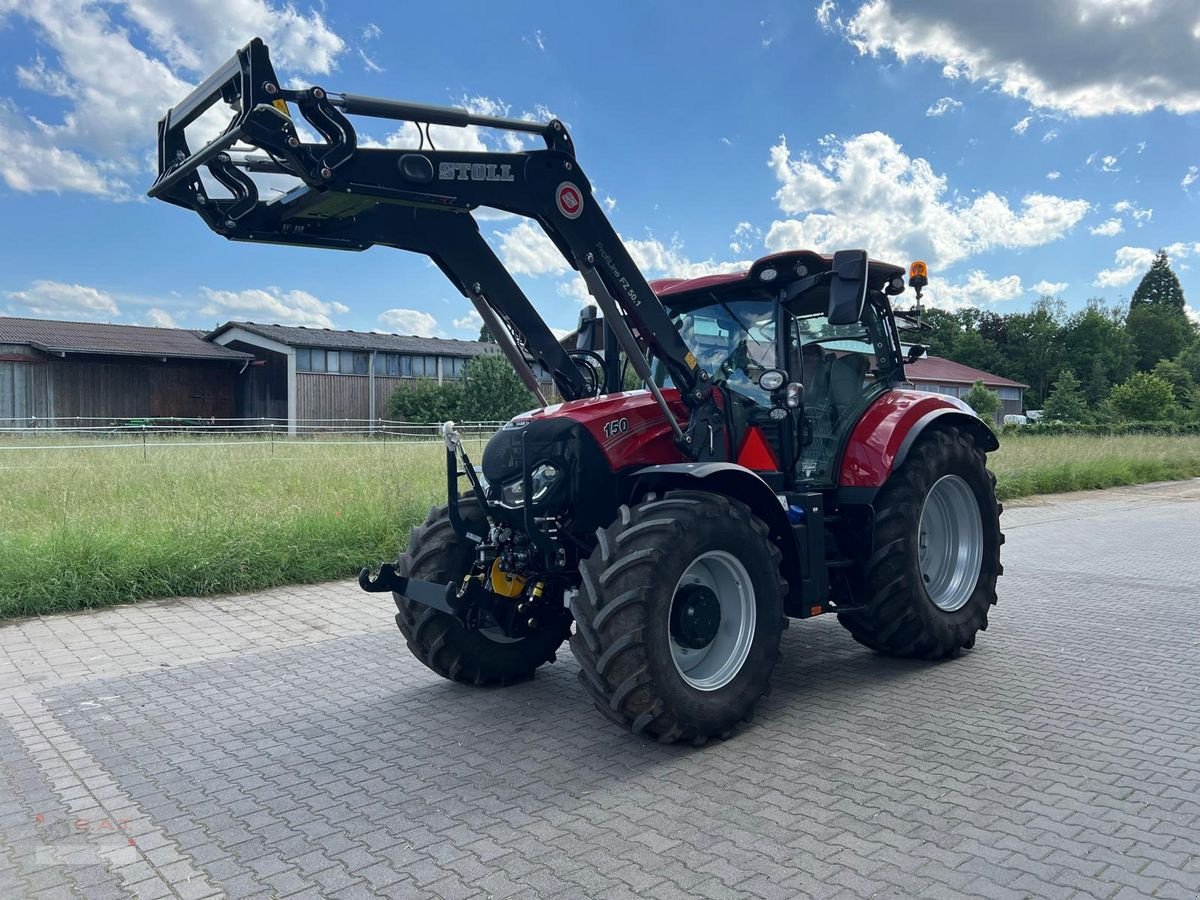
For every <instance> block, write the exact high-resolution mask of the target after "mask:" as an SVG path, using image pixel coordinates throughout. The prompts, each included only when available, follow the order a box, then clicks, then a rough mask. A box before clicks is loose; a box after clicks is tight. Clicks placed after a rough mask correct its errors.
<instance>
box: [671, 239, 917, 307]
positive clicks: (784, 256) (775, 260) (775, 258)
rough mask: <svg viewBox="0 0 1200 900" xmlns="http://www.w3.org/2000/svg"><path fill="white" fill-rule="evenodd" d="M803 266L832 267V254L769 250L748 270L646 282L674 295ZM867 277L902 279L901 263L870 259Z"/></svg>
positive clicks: (812, 269) (815, 269) (875, 280)
mask: <svg viewBox="0 0 1200 900" xmlns="http://www.w3.org/2000/svg"><path fill="white" fill-rule="evenodd" d="M797 265H802V266H804V267H805V268H806V269H807V270H808V272H809V274H811V273H814V272H819V271H823V270H827V269H829V268H831V267H832V266H833V257H832V256H828V255H826V254H822V253H816V252H814V251H812V250H786V251H784V252H782V253H772V254H771V255H769V256H764V257H762V258H761V259H758V260H756V261H755V262H754V263H753V264H752V265H751V266H750V268H749V269H746V270H745V271H742V272H731V273H728V274H723V275H702V276H701V277H699V278H657V279H655V280H654V281H651V282H650V288H651V290H653V291H654V293H655V294H657V295H658V296H659V297H670V296H672V295H674V294H686V293H690V292H692V291H711V290H713V289H714V288H717V287H721V286H723V285H733V284H736V283H738V282H743V283H744V282H749V281H755V282H758V281H759V277H758V276H759V273H760V272H762V271H763V270H764V269H770V268H774V269H777V270H778V269H782V268H784V267H786V266H792V267H794V266H797ZM869 272H870V276H871V281H872V285H873V286H881V285H882V284H884V283H886V282H889V281H891V280H892V279H894V278H903V277H904V269H903V268H902V267H901V266H896V265H892V264H891V263H885V262H881V261H879V260H877V259H872V260H871V261H870V269H869Z"/></svg>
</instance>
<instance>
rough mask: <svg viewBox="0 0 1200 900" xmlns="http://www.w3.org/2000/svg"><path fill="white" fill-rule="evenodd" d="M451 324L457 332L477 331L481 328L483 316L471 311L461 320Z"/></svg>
mask: <svg viewBox="0 0 1200 900" xmlns="http://www.w3.org/2000/svg"><path fill="white" fill-rule="evenodd" d="M435 324H436V323H435ZM451 324H452V325H453V326H454V327H455V328H457V329H458V330H459V331H478V330H479V329H480V328H482V327H483V316H481V315H480V314H479V313H478V312H477V311H476V310H471V311H470V312H468V313H467V314H466V315H465V316H463V317H462V318H461V319H455V320H454V321H453V322H452V323H451Z"/></svg>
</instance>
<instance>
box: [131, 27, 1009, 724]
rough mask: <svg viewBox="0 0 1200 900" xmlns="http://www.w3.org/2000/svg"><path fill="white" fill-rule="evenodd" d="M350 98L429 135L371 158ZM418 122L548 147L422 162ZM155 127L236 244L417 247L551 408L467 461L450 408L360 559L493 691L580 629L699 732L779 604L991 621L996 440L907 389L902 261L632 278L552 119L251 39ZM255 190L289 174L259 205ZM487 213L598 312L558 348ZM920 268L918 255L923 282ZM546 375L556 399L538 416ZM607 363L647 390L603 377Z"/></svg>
mask: <svg viewBox="0 0 1200 900" xmlns="http://www.w3.org/2000/svg"><path fill="white" fill-rule="evenodd" d="M220 103H224V104H226V105H228V106H229V107H230V108H231V109H232V111H233V116H232V120H231V121H230V122H229V124H228V126H227V127H226V128H225V130H224V131H223V133H222V134H221V135H220V136H219V137H217V138H215V139H213V140H211V141H209V142H207V143H206V144H204V145H203V146H201V147H200V148H199V149H197V150H195V151H193V150H192V149H191V148H190V147H189V144H188V140H187V134H186V132H187V130H188V128H189V127H190V126H193V125H194V123H195V122H196V121H197V120H198V119H200V117H201V116H203V115H204V114H205V113H207V112H208V111H209V110H210V109H212V108H213V107H216V106H217V105H218V104H220ZM297 114H298V115H299V116H301V117H303V120H304V121H305V122H307V124H308V126H309V127H310V128H311V129H313V130H315V132H316V133H317V135H318V136H319V137H318V138H317V139H315V140H309V139H306V138H307V137H308V134H307V129H305V128H303V127H298V124H297V123H298V121H299V120H298V119H297V118H296V116H297ZM355 116H357V117H373V118H381V119H389V120H398V121H407V122H413V123H415V124H416V126H417V128H418V130H419V132H420V134H421V143H420V146H418V147H414V148H408V149H395V148H382V147H376V146H370V147H368V146H360V145H359V142H358V138H357V133H356V131H355V129H354V127H353V125H352V124H351V117H355ZM430 125H438V126H443V127H468V126H474V127H482V128H493V129H502V130H507V131H509V132H515V133H517V134H518V135H520V136H521V137H522V139H524V140H528V139H529V138H533V139H535V140H540V141H541V142H542V143H544V145H545V148H544V149H527V150H522V151H517V152H464V151H458V150H438V149H435V148H434V146H433V142H432V140H431V135H430V133H429V126H430ZM510 143H511V142H510ZM158 144H159V150H158V168H159V174H158V178H157V180H156V181H155V183H154V185H153V186H152V187H151V189H150V191H149V193H150V196H152V197H156V198H159V199H162V200H165V201H167V202H169V203H173V204H176V205H178V206H182V207H185V208H187V209H191V210H193V211H195V212H196V213H197V214H199V216H200V217H201V218H202V219H203V220H204V222H205V224H207V225H208V226H209V227H210V228H211V229H212V230H213V231H216V232H217V233H218V234H221V235H224V236H225V237H227V238H229V239H231V240H238V241H253V242H258V243H277V244H279V243H282V244H295V245H300V246H310V247H326V248H332V249H340V250H365V249H367V248H368V247H371V246H374V245H381V246H388V247H395V248H398V249H402V250H409V251H413V252H417V253H422V254H425V255H427V256H429V257H430V258H431V259H432V260H433V261H434V262H435V263H436V264H437V265H438V266H439V268H441V270H442V271H443V272H444V273H445V274H446V276H447V277H448V278H449V279H450V280H451V281H452V282H453V283H454V285H455V286H456V287H457V288H458V289H459V290H460V291H461V292H462V294H463V295H464V296H465V297H467V299H468V300H470V302H471V303H472V304H473V305H474V307H475V309H476V310H477V311H478V312H479V314H480V316H482V318H483V321H484V323H485V324H486V325H487V327H488V329H489V330H490V331H491V333H492V334H493V335H494V336H495V337H496V339H497V341H498V343H499V345H500V348H501V350H502V351H503V352H504V353H505V355H506V356H507V358H508V360H509V361H510V362H511V363H512V365H513V367H514V369H515V370H516V372H517V373H518V375H519V376H520V377H521V378H522V380H523V381H524V383H525V384H526V386H527V387H528V388H529V389H530V391H531V392H532V394H533V395H534V396H535V397H537V399H538V401H539V403H540V404H541V408H539V409H535V410H533V411H531V412H528V413H524V414H522V415H519V416H517V417H515V418H514V419H513V420H512V421H510V422H509V423H508V424H506V425H505V426H504V427H503V428H502V429H501V430H500V431H499V432H497V433H496V435H495V436H494V437H493V438H492V439H491V440H490V441H489V442H488V444H487V446H486V448H485V450H484V452H483V455H482V459H481V460H480V462H481V465H480V466H478V467H476V466H475V465H474V464H473V462H472V461H471V460H470V459H469V458H468V456H467V453H466V452H465V450H464V448H463V446H462V443H461V441H460V440H459V438H458V435H457V432H456V431H455V429H454V426H453V423H449V422H448V423H446V426H445V428H444V437H445V444H446V467H447V468H446V492H447V502H446V504H445V505H444V506H440V507H437V508H435V509H433V510H431V512H430V514H429V517H428V518H427V519H426V520H425V522H424V523H423V524H421V525H419V526H418V527H416V528H415V529H413V531H412V534H411V535H410V538H409V542H408V545H407V548H406V549H405V551H404V553H403V554H401V555H400V557H399V558H398V560H397V561H396V562H395V563H394V564H385V565H383V566H381V567H380V569H379V571H378V572H377V573H375V574H371V573H369V572H368V571H367V570H365V569H364V571H363V573H362V575H361V576H360V579H359V580H360V583H361V585H362V586H363V587H364V588H365V589H366V590H368V591H380V592H391V593H392V594H393V596H394V598H395V603H396V607H397V609H398V613H397V615H396V622H397V624H398V625H399V628H400V631H401V632H402V633H403V635H404V637H405V638H406V640H407V642H408V646H409V648H410V650H411V651H412V653H413V654H414V655H415V656H416V657H417V658H418V659H419V660H420V661H421V662H423V663H424V664H425V665H426V666H428V667H429V668H430V669H432V670H433V671H434V672H437V673H438V674H440V675H442V676H444V677H446V678H449V679H453V680H455V681H460V682H468V683H473V684H477V685H503V684H511V683H513V682H517V681H521V680H524V679H527V678H529V677H531V676H532V675H533V673H534V671H535V670H536V669H537V668H538V667H540V666H541V665H543V664H545V663H547V662H551V661H553V660H554V658H555V653H556V651H557V650H558V649H559V648H560V647H561V645H562V644H563V643H564V642H565V641H568V640H569V641H570V644H571V649H572V651H573V653H574V656H575V658H576V660H577V661H578V664H579V670H580V672H579V675H580V680H581V682H582V683H583V686H584V687H585V688H586V690H587V691H588V693H589V694H590V696H591V697H592V699H593V700H594V701H595V704H596V706H597V707H598V708H599V709H600V710H601V711H602V712H604V713H605V714H606V715H608V716H609V717H610V718H612V719H613V720H614V721H616V722H617V723H619V724H620V725H622V726H624V727H626V728H629V729H631V730H632V731H633V732H635V733H637V734H641V735H646V736H650V737H654V738H656V739H658V740H659V741H662V742H672V741H676V740H687V741H691V742H692V743H695V744H701V743H704V742H705V741H706V740H708V739H709V738H710V737H713V736H721V737H724V736H727V735H729V734H730V733H731V732H732V731H733V730H734V729H735V728H736V727H737V725H738V723H739V722H742V721H748V720H749V718H750V717H751V715H752V713H753V710H754V707H755V704H756V703H757V702H758V700H759V699H760V698H761V697H762V696H763V695H764V694H765V693H766V692H767V690H768V687H769V681H770V677H771V673H772V670H773V668H774V666H775V663H776V660H777V658H778V655H779V648H780V643H781V635H782V631H783V629H784V628H785V627H786V626H787V624H788V622H789V620H791V619H807V618H812V617H815V616H819V615H823V614H825V613H834V614H836V615H837V617H838V620H839V622H841V624H842V625H843V626H844V627H845V628H846V629H847V630H849V632H850V633H851V635H852V636H853V637H854V638H855V639H856V640H858V641H859V642H860V643H862V644H864V645H866V646H867V647H870V648H872V649H874V650H877V651H879V652H882V653H889V654H893V655H896V656H907V657H916V658H921V659H930V660H936V659H944V658H948V657H953V656H956V655H957V654H958V653H960V652H961V651H962V650H963V649H964V648H970V647H972V646H973V645H974V643H975V638H976V634H977V632H978V631H980V630H981V629H984V628H986V627H987V621H988V612H989V611H990V608H991V606H992V604H994V603H995V602H996V579H997V576H999V575H1000V573H1001V565H1000V545H1001V544H1002V543H1003V536H1002V535H1001V533H1000V527H999V513H1000V507H999V504H998V503H997V502H996V496H995V490H994V480H993V478H992V477H991V475H990V473H989V472H988V470H987V467H986V453H987V452H989V451H992V450H995V449H996V448H997V440H996V438H995V436H994V434H993V433H992V431H991V429H989V428H988V427H987V426H986V425H984V423H983V422H981V421H980V420H979V418H978V417H977V416H976V415H975V414H974V413H973V412H972V411H971V410H970V408H969V407H967V406H966V405H965V404H963V403H961V402H960V401H958V400H957V399H956V398H953V397H947V396H942V395H938V394H930V393H921V392H916V391H914V390H911V389H910V386H909V385H907V384H906V380H905V373H904V367H905V362H906V361H908V360H911V359H912V358H915V356H914V354H919V353H920V352H921V348H919V347H917V348H915V349H910V350H908V351H906V350H905V347H904V346H903V345H902V344H901V330H902V328H903V327H905V323H906V322H907V321H908V319H907V318H906V317H905V316H904V315H901V314H898V313H896V312H895V311H894V310H893V309H892V306H891V302H890V298H891V297H893V296H896V295H898V294H900V293H902V292H903V291H904V290H905V288H906V286H905V281H904V275H905V272H904V270H903V269H902V268H900V267H897V266H894V265H890V264H888V263H883V262H879V261H876V260H872V259H869V258H868V256H867V253H866V252H865V251H862V250H839V251H838V252H836V253H834V254H832V256H826V255H821V254H818V253H814V252H811V251H808V250H795V251H788V252H784V253H776V254H773V255H771V256H767V257H764V258H762V259H760V260H758V261H757V262H755V263H754V264H753V265H752V266H750V268H749V269H748V270H746V271H744V272H739V273H736V274H728V275H713V276H708V277H703V278H697V279H691V280H662V281H656V282H647V280H646V279H645V277H644V276H643V274H642V273H641V272H640V271H639V269H638V267H637V266H636V265H635V264H634V261H633V259H632V258H631V256H630V254H629V252H628V251H627V249H626V248H625V246H624V244H623V243H622V242H621V239H620V238H619V237H618V235H617V233H616V232H615V231H614V229H613V227H612V225H611V223H610V222H609V220H608V218H607V217H606V216H605V214H604V211H603V209H602V207H601V205H600V204H599V203H597V202H595V200H594V198H593V195H592V189H591V185H590V183H589V181H588V179H587V176H586V175H585V174H584V172H583V170H582V168H581V167H580V166H579V163H578V162H577V160H576V158H575V147H574V144H573V143H572V141H571V137H570V135H569V134H568V132H567V129H566V127H565V126H564V125H563V123H562V122H560V121H558V120H552V121H550V122H547V123H536V122H529V121H525V120H512V119H498V118H493V117H487V116H478V115H473V114H470V113H468V112H466V111H463V110H460V109H454V108H443V107H434V106H425V105H420V104H414V103H404V102H397V101H392V100H382V99H378V98H373V97H364V96H361V95H357V94H334V93H328V92H326V91H324V90H323V89H321V88H318V87H313V88H307V89H288V88H284V87H283V86H282V85H281V83H280V82H279V79H278V78H277V77H276V75H275V72H274V69H273V68H272V66H271V62H270V59H269V55H268V52H267V48H266V47H265V46H264V44H263V43H262V42H261V41H260V40H257V39H255V40H254V41H252V42H251V43H250V44H249V45H247V46H246V47H245V48H244V49H242V50H240V51H238V53H237V54H236V55H235V56H234V58H233V59H231V60H230V61H229V62H228V63H227V64H226V65H225V66H223V67H222V68H221V69H220V70H218V71H217V72H216V73H215V74H214V75H212V76H211V77H210V78H209V79H208V80H207V81H205V82H204V83H203V84H201V85H200V86H199V87H198V88H197V89H196V90H195V91H194V92H193V93H192V94H191V95H190V96H189V97H188V98H187V99H185V100H184V101H183V102H182V103H181V104H179V105H178V106H176V107H175V108H173V109H172V110H170V111H169V112H168V113H167V114H166V116H165V117H164V118H163V119H162V121H161V122H160V124H159V132H158ZM264 178H265V179H274V180H276V181H280V180H282V181H285V182H287V183H288V184H290V185H291V187H290V189H288V190H286V191H282V192H280V193H278V195H276V196H270V197H264V196H263V192H262V185H261V181H262V180H263V179H264ZM481 206H483V207H493V208H496V209H500V210H504V211H507V212H509V213H514V214H517V215H521V216H526V217H529V218H532V219H534V220H536V221H537V223H538V224H539V225H540V226H541V227H542V228H543V229H544V231H545V233H546V234H547V236H548V237H549V238H550V240H551V241H552V242H553V243H554V245H555V246H556V247H557V248H558V250H559V251H560V252H561V253H562V254H563V256H564V258H565V259H566V260H567V262H568V263H570V265H571V266H572V267H573V268H574V269H575V270H576V271H578V272H579V273H580V274H581V275H582V277H583V279H584V281H585V283H586V284H587V287H588V290H589V292H590V293H591V295H592V296H593V297H594V298H595V301H596V304H597V306H598V307H599V310H600V312H601V313H602V315H601V316H599V317H595V316H592V315H585V316H584V317H582V318H581V327H580V330H579V332H578V334H577V338H576V345H575V346H574V347H571V348H567V347H564V345H563V344H562V343H560V342H559V340H558V339H556V338H555V336H554V334H553V333H552V332H551V331H550V329H549V328H548V326H547V325H546V323H545V322H544V321H543V320H542V318H541V317H540V316H539V315H538V313H537V311H536V310H535V308H534V306H533V304H532V303H530V301H529V299H528V298H527V297H526V295H525V294H524V293H523V291H522V290H521V288H520V287H519V286H518V285H517V284H516V282H515V281H514V280H513V279H512V277H511V276H510V275H509V273H508V272H507V271H506V269H505V268H504V266H503V265H502V263H501V262H500V260H499V259H498V258H497V257H496V255H495V254H494V253H493V252H492V250H491V248H490V247H489V246H488V244H487V242H486V241H485V240H484V239H483V237H482V236H481V234H480V232H479V229H478V227H477V225H476V221H475V219H474V218H473V217H472V215H471V212H472V210H475V209H477V208H479V207H481ZM925 283H926V272H925V269H924V265H923V264H919V263H918V264H914V267H913V271H912V274H911V276H910V279H909V286H910V287H914V288H915V289H916V290H917V297H918V300H919V298H920V290H921V288H922V287H923V286H924V284H925ZM535 365H540V366H541V367H542V368H543V369H544V370H545V371H547V372H549V373H550V377H551V378H552V379H553V382H554V385H555V387H556V388H557V390H558V392H559V393H560V394H561V395H562V396H563V398H565V402H562V403H559V404H555V405H552V406H547V405H546V401H545V398H544V397H543V395H542V393H541V390H540V387H539V382H538V380H537V378H536V377H535V374H534V366H535ZM625 367H631V368H632V370H633V371H634V372H635V373H636V376H637V378H638V379H639V380H640V382H641V384H642V385H643V388H642V389H640V390H635V391H624V390H622V384H623V379H624V374H625V371H624V370H625Z"/></svg>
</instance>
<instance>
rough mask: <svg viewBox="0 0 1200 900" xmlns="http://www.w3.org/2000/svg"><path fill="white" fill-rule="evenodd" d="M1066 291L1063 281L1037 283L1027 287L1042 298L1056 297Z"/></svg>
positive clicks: (1065, 284)
mask: <svg viewBox="0 0 1200 900" xmlns="http://www.w3.org/2000/svg"><path fill="white" fill-rule="evenodd" d="M1066 289H1067V282H1065V281H1038V282H1035V283H1034V284H1031V285H1030V286H1029V290H1030V291H1032V292H1033V293H1035V294H1037V295H1039V296H1043V297H1057V296H1058V295H1059V294H1061V293H1062V292H1063V291H1065V290H1066Z"/></svg>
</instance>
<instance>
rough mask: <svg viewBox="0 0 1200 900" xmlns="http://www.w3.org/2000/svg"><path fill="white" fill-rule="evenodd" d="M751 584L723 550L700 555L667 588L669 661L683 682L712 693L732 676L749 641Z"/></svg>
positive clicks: (752, 620) (751, 638)
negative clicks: (669, 608) (672, 587)
mask: <svg viewBox="0 0 1200 900" xmlns="http://www.w3.org/2000/svg"><path fill="white" fill-rule="evenodd" d="M756 617H757V608H756V605H755V597H754V583H753V581H751V579H750V573H749V572H747V571H746V567H745V566H744V565H742V563H741V560H739V559H738V558H737V557H736V556H734V555H733V554H732V553H730V552H728V551H726V550H709V551H708V552H706V553H701V554H700V555H699V556H697V557H696V559H695V560H693V561H692V563H691V565H689V566H688V567H687V568H686V569H685V570H684V572H683V575H682V576H681V577H680V579H679V581H678V582H677V583H676V585H675V589H674V590H673V591H672V592H671V613H670V617H669V632H670V634H669V638H670V645H671V659H672V661H673V662H674V663H675V669H676V670H677V671H678V672H679V674H680V676H681V677H682V678H683V680H684V682H685V683H686V684H687V685H688V686H689V687H692V688H695V689H696V690H698V691H717V690H720V689H721V688H723V687H725V685H727V684H729V683H730V682H731V681H733V679H734V678H736V677H737V674H738V672H740V671H741V669H742V666H743V665H744V664H745V662H746V659H747V658H748V657H749V655H750V646H751V644H752V643H753V642H754V633H755V623H756Z"/></svg>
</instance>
